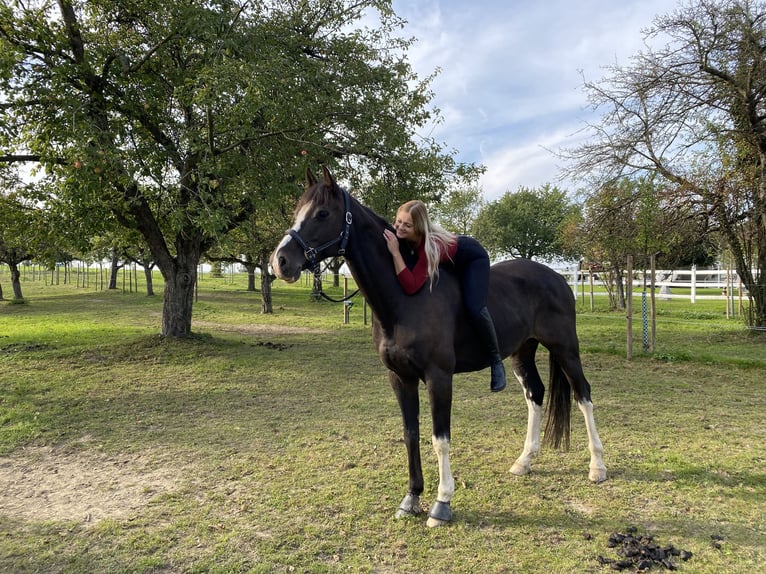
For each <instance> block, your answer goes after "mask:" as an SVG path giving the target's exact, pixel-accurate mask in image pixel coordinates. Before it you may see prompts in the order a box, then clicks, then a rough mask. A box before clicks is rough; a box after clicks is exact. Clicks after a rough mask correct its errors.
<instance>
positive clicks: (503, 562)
mask: <svg viewBox="0 0 766 574" xmlns="http://www.w3.org/2000/svg"><path fill="white" fill-rule="evenodd" d="M0 281H2V282H3V288H4V290H5V293H6V296H8V294H9V292H10V285H9V283H8V282H7V275H6V276H5V277H4V276H2V275H0ZM23 288H24V294H25V296H26V298H27V302H26V304H23V305H18V304H9V303H8V302H0V572H13V573H17V572H19V573H25V572H41V573H54V572H55V573H59V572H72V573H74V572H78V573H79V572H99V573H100V572H110V573H111V572H115V573H129V572H141V573H144V572H146V573H180V572H184V573H186V572H219V573H239V572H258V573H261V572H262V573H267V572H268V573H272V572H277V573H281V572H285V573H289V572H310V573H314V572H369V573H378V574H389V573H418V572H424V573H425V572H456V573H461V572H472V573H474V572H476V573H478V572H482V573H484V572H486V573H501V572H546V573H571V572H606V571H610V569H609V567H608V566H605V565H602V564H601V563H600V562H599V556H601V557H605V558H609V559H616V558H618V556H617V554H616V552H615V549H614V548H609V547H608V539H609V536H610V534H612V533H614V532H626V531H627V529H628V528H631V527H634V528H636V529H637V531H638V532H639V533H645V534H648V535H651V536H653V537H654V539H655V541H657V542H658V543H659V544H660V545H673V546H675V547H676V548H679V549H684V550H687V551H690V552H691V553H692V557H691V559H689V560H688V561H680V560H679V559H678V558H675V559H674V562H675V563H676V564H677V566H678V569H679V571H680V572H687V573H711V574H712V573H716V574H717V573H720V572H742V573H746V572H747V573H750V572H762V571H766V447H764V444H765V443H766V430H765V428H764V424H763V413H764V412H766V392H765V391H766V382H765V381H766V377H765V376H764V374H765V373H766V352H765V351H766V337H764V336H763V335H761V334H758V333H750V332H748V331H747V330H746V329H744V327H743V324H742V322H741V321H739V320H727V319H726V318H725V316H724V309H725V308H724V305H723V303H721V302H716V301H712V302H711V301H698V302H697V303H696V304H695V305H694V306H692V305H690V304H689V303H688V302H684V301H678V300H674V301H660V302H658V304H659V307H658V322H657V349H656V352H655V354H654V355H653V356H644V355H643V354H642V352H641V330H640V326H641V325H640V324H641V322H640V318H637V319H636V320H635V326H636V330H635V340H636V342H637V343H636V347H635V348H634V358H633V360H631V361H627V360H626V359H625V339H626V333H625V323H626V321H625V316H624V313H608V312H606V311H603V310H601V311H598V312H595V313H590V312H582V313H581V314H580V315H579V316H578V326H579V332H580V339H581V346H582V351H583V362H584V367H585V370H586V375H587V376H588V377H589V379H590V382H591V384H592V386H593V398H594V404H595V406H596V408H595V416H596V422H597V424H598V427H599V431H600V434H601V438H602V440H603V442H604V448H605V462H606V465H607V467H608V469H609V471H608V472H609V480H607V481H606V482H604V483H602V484H600V485H593V484H591V483H589V482H588V480H587V474H588V469H587V466H588V453H587V449H586V445H587V440H586V436H585V430H584V425H583V424H582V420H581V417H580V416H579V412H578V411H577V410H575V411H574V412H573V426H572V432H573V434H572V447H571V450H570V451H569V452H558V451H551V450H544V451H543V452H542V453H541V454H540V456H539V457H538V459H537V460H536V461H535V462H534V463H533V471H532V474H530V475H528V476H525V477H516V476H513V475H511V474H510V472H509V469H510V466H511V464H512V463H513V461H514V460H515V458H516V457H517V456H518V454H519V453H520V452H521V449H522V446H523V440H524V433H525V428H526V407H525V404H524V401H523V398H522V395H521V392H520V391H519V389H518V388H517V387H513V386H510V387H509V390H510V392H509V391H506V392H503V393H501V394H499V395H493V394H490V393H489V392H488V391H487V382H488V374H487V372H480V373H472V374H467V375H459V376H457V377H456V379H455V397H454V401H453V443H452V464H453V472H454V473H455V477H456V482H457V491H456V495H455V498H454V500H453V509H454V512H455V522H454V524H452V525H450V526H448V527H445V528H441V529H427V528H426V527H425V517H423V518H414V519H404V520H397V519H395V518H394V513H395V510H396V506H397V505H398V503H399V501H400V499H401V497H402V496H403V495H404V494H405V491H406V484H407V473H406V457H405V451H404V444H403V442H402V441H401V421H400V418H399V411H398V407H397V405H396V401H395V399H394V397H393V393H392V392H391V390H390V388H389V386H388V378H387V375H386V373H385V370H384V368H383V367H382V365H381V363H380V361H379V359H378V357H377V355H376V354H375V352H374V349H373V346H372V344H371V336H370V332H369V331H370V327H369V326H365V325H364V324H363V322H362V304H361V302H357V303H356V304H355V306H354V307H353V309H352V310H351V323H350V324H348V325H344V324H343V321H342V310H341V307H340V306H338V305H333V304H329V303H324V302H323V303H314V302H310V301H309V297H308V288H306V287H305V286H303V285H299V286H287V285H285V284H284V283H276V284H275V289H274V306H275V313H274V314H273V315H262V314H260V296H259V295H258V294H253V293H247V292H246V291H245V290H244V278H243V277H239V276H234V277H230V278H227V279H212V278H209V277H205V278H204V280H203V281H202V282H201V285H200V293H199V300H198V302H197V303H196V304H195V308H194V326H193V328H194V331H195V333H196V334H197V336H195V337H194V338H192V339H190V340H185V341H172V340H164V339H162V338H160V337H159V336H158V333H159V329H160V313H161V307H162V298H161V295H158V296H157V297H153V298H149V297H146V296H144V295H143V294H141V293H138V294H137V293H126V292H123V291H122V290H120V291H101V290H96V289H93V288H88V289H84V288H76V287H73V286H71V285H57V286H46V285H45V284H44V283H43V282H41V281H26V282H24V284H23ZM155 290H156V292H157V293H161V292H162V291H161V285H158V286H155ZM639 309H640V307H639ZM541 355H542V357H541V361H540V366H541V371H542V370H544V367H545V365H546V361H545V360H544V359H545V357H544V354H542V353H541ZM421 400H422V403H423V406H422V409H421V411H422V412H423V413H424V414H425V413H427V412H428V410H427V407H426V405H425V397H422V399H421ZM422 434H423V436H422V450H423V458H424V472H425V476H426V492H425V493H424V496H423V499H424V503H430V502H432V501H433V499H434V497H435V489H436V482H437V480H438V476H437V468H436V458H435V455H433V453H432V451H431V446H430V421H429V420H428V417H427V416H424V417H423V432H422ZM659 569H660V567H659V566H655V567H654V568H653V570H659ZM633 571H635V568H634V569H633Z"/></svg>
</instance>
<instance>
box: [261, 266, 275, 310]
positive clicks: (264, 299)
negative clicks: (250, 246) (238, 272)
mask: <svg viewBox="0 0 766 574" xmlns="http://www.w3.org/2000/svg"><path fill="white" fill-rule="evenodd" d="M259 267H260V268H261V313H263V314H264V315H270V314H271V313H273V312H274V308H273V306H272V304H271V283H272V282H273V281H274V276H273V275H272V274H271V273H269V254H268V253H263V254H261V257H260V265H259Z"/></svg>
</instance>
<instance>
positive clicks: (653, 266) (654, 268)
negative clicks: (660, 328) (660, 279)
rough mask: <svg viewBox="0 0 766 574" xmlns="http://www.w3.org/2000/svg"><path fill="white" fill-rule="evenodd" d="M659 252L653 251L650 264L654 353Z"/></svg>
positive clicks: (652, 348) (652, 343)
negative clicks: (655, 296) (655, 293)
mask: <svg viewBox="0 0 766 574" xmlns="http://www.w3.org/2000/svg"><path fill="white" fill-rule="evenodd" d="M656 258H657V254H656V253H653V254H652V256H651V258H650V260H649V262H650V263H649V264H650V267H651V272H652V279H651V281H652V285H651V304H652V335H651V339H650V342H649V351H650V352H651V353H654V345H655V343H656V342H657V306H656V303H655V299H654V292H655V290H656V288H657V285H656V283H655V280H656V277H657V259H656Z"/></svg>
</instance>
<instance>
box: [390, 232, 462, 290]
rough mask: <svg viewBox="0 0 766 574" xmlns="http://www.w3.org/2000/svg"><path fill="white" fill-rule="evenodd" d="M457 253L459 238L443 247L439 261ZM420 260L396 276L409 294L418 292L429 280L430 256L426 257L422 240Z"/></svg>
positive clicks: (448, 258)
mask: <svg viewBox="0 0 766 574" xmlns="http://www.w3.org/2000/svg"><path fill="white" fill-rule="evenodd" d="M455 253H457V238H456V240H455V241H453V242H452V243H450V244H449V245H447V248H446V250H444V249H442V252H441V255H440V257H439V262H440V263H443V262H445V261H449V260H450V259H452V258H453V257H454V256H455ZM417 257H418V260H417V262H416V263H415V265H414V266H413V267H412V269H410V268H409V267H407V266H405V267H404V269H402V270H401V271H400V272H399V273H398V274H397V276H396V278H397V279H399V284H400V285H401V286H402V289H404V292H405V293H407V295H413V294H414V293H417V292H418V291H419V290H420V288H421V287H423V285H425V283H426V281H428V258H427V257H426V247H425V243H424V242H421V243H420V245H419V246H418V251H417Z"/></svg>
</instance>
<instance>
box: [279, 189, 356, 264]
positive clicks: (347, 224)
mask: <svg viewBox="0 0 766 574" xmlns="http://www.w3.org/2000/svg"><path fill="white" fill-rule="evenodd" d="M341 192H343V204H344V207H345V209H346V217H345V218H344V223H343V229H342V230H341V232H340V235H338V237H336V238H335V239H331V240H330V241H328V242H327V243H324V244H322V245H320V246H318V247H309V246H308V245H307V244H306V242H305V241H304V240H303V238H302V237H301V236H300V233H298V232H297V231H296V230H295V229H289V230H288V231H287V234H288V235H289V236H290V237H292V238H293V239H295V241H297V242H298V245H300V247H301V249H303V253H304V255H305V256H306V260H307V261H308V262H309V264H310V265H311V268H312V269H313V270H314V272H316V271H317V270H318V269H319V259H318V256H319V254H320V253H321V252H322V251H324V250H325V249H327V248H328V247H332V246H333V245H335V244H336V243H340V247H338V255H345V253H346V247H347V246H348V236H349V233H350V232H351V219H352V217H351V196H349V194H348V192H347V191H346V190H345V189H341Z"/></svg>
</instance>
